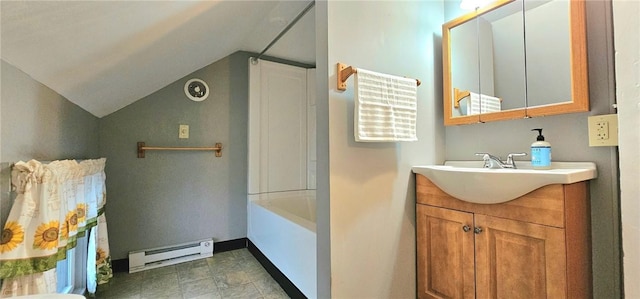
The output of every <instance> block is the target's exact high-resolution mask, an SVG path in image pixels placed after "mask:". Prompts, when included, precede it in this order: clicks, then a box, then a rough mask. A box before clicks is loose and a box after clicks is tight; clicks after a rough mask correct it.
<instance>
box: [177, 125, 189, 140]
mask: <svg viewBox="0 0 640 299" xmlns="http://www.w3.org/2000/svg"><path fill="white" fill-rule="evenodd" d="M178 138H181V139H187V138H189V125H180V131H179V132H178Z"/></svg>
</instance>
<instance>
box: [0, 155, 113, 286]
mask: <svg viewBox="0 0 640 299" xmlns="http://www.w3.org/2000/svg"><path fill="white" fill-rule="evenodd" d="M105 162H106V159H97V160H86V161H82V162H81V163H78V162H76V161H73V160H64V161H54V162H51V163H49V164H43V163H41V162H38V161H36V160H31V161H29V162H22V161H21V162H18V163H16V164H15V165H14V167H13V170H12V173H11V176H12V180H11V181H12V185H13V188H14V190H15V192H16V193H17V197H16V199H15V202H14V204H13V206H12V208H11V212H10V213H9V217H8V218H7V222H6V223H5V226H4V229H3V231H2V240H1V242H0V278H1V279H3V283H2V289H1V291H0V296H2V297H11V296H18V295H29V294H42V293H55V292H56V284H57V283H56V273H55V268H56V265H57V262H58V261H59V260H63V259H65V258H66V253H67V250H69V249H71V248H74V247H75V246H76V241H77V238H79V237H82V236H84V235H85V234H86V233H88V232H89V231H91V232H93V233H95V234H96V236H92V237H93V238H90V239H94V240H96V244H90V246H89V247H92V246H91V245H93V248H95V249H94V250H95V251H94V252H93V253H91V252H89V254H88V256H92V257H93V260H89V261H88V263H87V265H88V267H89V268H90V269H88V270H89V271H88V273H89V275H88V276H89V277H87V285H88V286H90V285H92V284H93V285H95V284H96V282H98V283H99V282H105V281H106V280H108V279H109V278H110V277H111V265H110V259H109V258H108V253H109V250H108V240H107V237H106V218H104V217H105V215H104V205H105V203H106V196H105V184H104V183H105V174H104V166H105ZM101 219H102V220H101ZM101 222H104V224H103V225H99V224H100V223H101ZM100 240H102V242H100ZM81 250H83V249H81ZM100 250H102V253H101V254H102V261H99V262H100V263H96V253H95V252H97V251H100ZM97 258H100V256H98V257H97ZM98 267H100V270H96V269H97V268H98ZM96 273H102V276H101V277H98V275H97V274H96ZM90 291H91V290H90ZM93 291H95V287H94V289H93Z"/></svg>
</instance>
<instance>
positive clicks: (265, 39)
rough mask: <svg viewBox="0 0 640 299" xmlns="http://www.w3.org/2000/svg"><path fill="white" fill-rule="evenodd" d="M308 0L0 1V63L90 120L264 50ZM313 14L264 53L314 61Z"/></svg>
mask: <svg viewBox="0 0 640 299" xmlns="http://www.w3.org/2000/svg"><path fill="white" fill-rule="evenodd" d="M309 3H310V2H308V1H235V0H224V1H220V0H218V1H211V0H209V1H1V19H0V21H1V33H2V34H1V36H0V38H1V41H0V42H1V43H0V44H1V51H0V53H1V56H2V59H3V60H5V61H6V62H7V63H9V64H11V65H13V66H15V67H16V68H18V69H20V70H22V71H23V72H25V73H27V74H28V75H29V76H31V77H32V78H34V79H35V80H37V81H39V82H41V83H43V84H44V85H46V86H48V87H49V88H51V89H53V90H54V91H56V92H57V93H59V94H60V95H62V96H64V97H66V98H67V99H68V100H70V101H71V102H73V103H75V104H77V105H78V106H80V107H82V108H83V109H85V110H87V111H89V112H90V113H92V114H93V115H95V116H97V117H103V116H105V115H108V114H110V113H112V112H115V111H117V110H118V109H120V108H123V107H125V106H127V105H129V104H131V103H133V102H135V101H137V100H139V99H141V98H143V97H145V96H147V95H149V94H151V93H153V92H155V91H157V90H159V89H160V88H162V87H164V86H166V85H168V84H170V83H172V82H174V81H176V80H178V79H180V78H182V77H184V76H186V75H188V74H189V73H191V72H194V71H196V70H198V69H200V68H202V67H204V66H206V65H208V64H211V63H212V62H215V61H217V60H219V59H221V58H224V57H226V56H227V55H229V54H231V53H233V52H235V51H238V50H245V51H251V52H260V51H262V50H263V49H264V48H265V47H266V45H267V44H269V42H271V41H272V40H273V38H274V37H275V36H277V35H278V33H280V32H281V31H282V30H283V29H284V27H286V25H287V24H288V23H289V22H291V20H293V19H294V18H295V17H296V16H297V15H298V14H299V13H300V12H301V11H302V10H303V9H304V8H305V7H306V6H307V5H308V4H309ZM314 14H315V13H314V10H313V9H312V10H310V11H309V12H308V13H307V14H306V15H305V16H304V17H303V18H302V19H300V20H299V21H298V23H296V24H295V25H294V26H293V28H292V29H291V30H290V31H289V32H288V33H287V34H286V35H285V36H283V37H282V39H281V40H280V41H278V43H276V44H275V45H274V46H273V48H272V49H270V50H269V51H268V52H267V53H265V55H269V56H275V57H279V58H283V59H289V60H293V61H298V62H303V63H309V64H314V63H315V25H314V23H315V18H314Z"/></svg>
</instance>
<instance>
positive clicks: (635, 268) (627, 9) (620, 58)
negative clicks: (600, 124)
mask: <svg viewBox="0 0 640 299" xmlns="http://www.w3.org/2000/svg"><path fill="white" fill-rule="evenodd" d="M639 19H640V2H637V1H621V0H614V1H613V20H614V39H615V50H616V88H617V91H616V96H617V101H618V121H619V125H620V136H619V137H620V147H619V151H620V190H621V192H620V198H621V213H622V243H623V248H622V249H623V252H624V258H623V264H624V265H623V267H624V294H625V297H626V298H640V284H638V281H639V280H640V201H639V200H638V198H640V185H638V177H640V133H639V131H638V128H640V73H639V72H638V70H639V69H640V39H639V38H638V28H640V21H638V20H639Z"/></svg>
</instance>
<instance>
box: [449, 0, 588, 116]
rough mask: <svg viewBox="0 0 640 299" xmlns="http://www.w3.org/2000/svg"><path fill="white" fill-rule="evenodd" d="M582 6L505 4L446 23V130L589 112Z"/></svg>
mask: <svg viewBox="0 0 640 299" xmlns="http://www.w3.org/2000/svg"><path fill="white" fill-rule="evenodd" d="M584 15H585V7H584V1H582V0H571V1H567V0H539V1H535V0H527V1H523V0H500V1H496V2H494V3H493V4H491V5H488V6H486V7H482V8H478V9H476V10H475V11H473V12H471V13H468V14H466V15H463V16H460V17H458V18H456V19H454V20H452V21H449V22H447V23H445V24H444V25H443V27H442V29H443V76H444V80H443V86H444V109H445V111H444V112H445V125H457V124H468V123H477V122H487V121H496V120H506V119H516V118H525V117H535V116H543V115H553V114H561V113H570V112H581V111H588V110H589V98H588V85H587V84H588V82H587V60H586V58H587V57H586V33H585V19H584Z"/></svg>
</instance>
